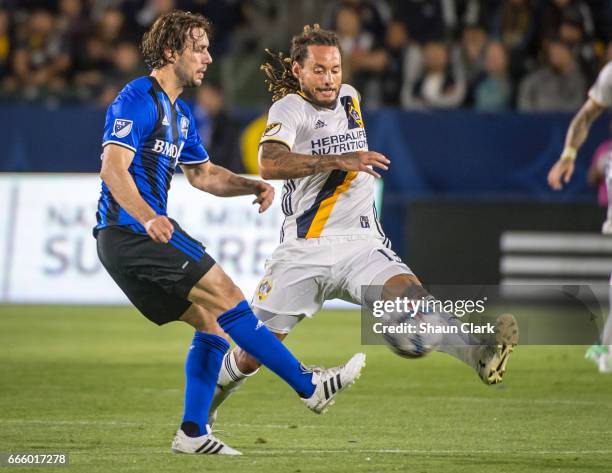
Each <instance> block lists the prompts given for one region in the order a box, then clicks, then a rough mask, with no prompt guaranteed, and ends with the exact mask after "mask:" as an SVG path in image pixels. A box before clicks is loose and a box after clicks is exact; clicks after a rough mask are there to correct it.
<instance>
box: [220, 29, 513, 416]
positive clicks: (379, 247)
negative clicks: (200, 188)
mask: <svg viewBox="0 0 612 473" xmlns="http://www.w3.org/2000/svg"><path fill="white" fill-rule="evenodd" d="M273 57H275V58H276V59H277V60H278V63H277V64H276V67H275V64H270V63H268V64H265V65H264V66H262V69H263V70H264V72H265V73H266V75H267V76H268V81H267V82H268V85H269V88H270V91H271V92H272V93H273V102H274V103H273V105H272V107H271V108H270V111H269V114H268V124H267V127H266V129H265V132H264V133H263V136H262V138H261V143H260V155H259V161H260V172H261V175H262V177H263V178H264V179H284V180H285V184H284V191H283V195H282V209H283V212H284V214H285V221H284V223H283V226H282V229H281V243H280V245H279V246H278V247H277V249H276V250H275V251H274V253H273V254H272V256H271V257H270V259H269V260H268V261H267V262H266V265H265V275H264V277H263V278H262V280H261V282H260V284H259V286H258V288H257V290H256V293H255V295H254V297H253V300H252V306H253V310H254V312H255V313H256V315H257V317H258V318H259V320H261V321H262V322H263V323H264V324H265V325H266V326H267V327H268V328H269V329H270V330H271V331H272V332H274V333H275V334H276V336H277V337H278V338H279V339H284V338H285V336H286V335H287V334H288V333H289V332H290V331H291V330H292V329H293V328H294V327H295V325H296V324H297V323H298V322H300V321H301V320H302V319H303V318H305V317H311V316H313V315H314V314H315V313H316V312H317V311H319V309H320V308H321V306H322V304H323V302H324V301H325V300H329V299H334V298H339V299H343V300H345V301H349V302H353V303H357V304H364V303H366V301H363V300H362V295H361V288H362V286H369V287H371V286H375V287H376V286H377V287H383V290H382V296H383V297H385V298H395V297H398V296H401V297H404V296H406V297H409V298H410V299H413V300H418V299H422V298H430V299H431V296H430V295H429V294H428V293H427V292H426V291H425V290H424V289H423V287H422V286H421V284H420V282H419V280H418V279H417V277H416V276H415V275H414V274H413V273H412V271H411V270H410V269H409V268H408V266H406V265H405V264H404V263H403V262H402V260H401V259H400V258H399V257H398V256H397V255H396V254H395V253H394V252H393V250H391V243H390V241H389V239H388V238H387V237H386V236H385V234H384V233H383V230H382V227H381V225H380V222H379V221H378V218H377V215H376V209H375V207H374V184H375V179H377V178H380V175H379V174H378V173H377V172H376V170H375V169H374V168H380V169H385V170H386V169H387V167H388V165H389V160H388V159H387V158H385V157H384V156H383V155H381V154H379V153H376V152H374V151H369V150H368V142H367V136H366V131H365V128H364V123H363V119H362V116H361V110H360V106H359V102H360V97H359V94H358V92H357V91H356V90H355V89H354V88H353V87H352V86H350V85H348V84H343V83H342V66H341V56H340V49H339V45H338V39H337V37H336V35H335V33H333V32H330V31H326V30H323V29H320V28H319V27H318V25H315V26H314V27H310V26H306V27H304V31H303V32H302V33H301V34H300V35H298V36H295V37H294V38H293V40H292V45H291V54H290V57H288V58H283V56H282V54H279V55H278V56H274V55H273ZM438 316H439V317H441V318H444V317H443V315H442V314H438ZM502 317H503V316H502ZM451 318H452V317H450V316H448V315H446V318H444V320H443V323H445V324H448V323H453V322H452V321H450V320H449V319H451ZM498 321H499V319H498ZM501 325H503V326H505V327H506V328H505V330H502V331H501V332H500V333H498V339H497V340H496V342H495V345H488V346H485V345H483V346H477V345H475V344H474V345H473V346H468V342H469V341H468V340H466V337H461V336H457V335H455V336H454V339H452V340H448V339H447V340H445V343H444V346H440V347H439V349H440V350H441V351H446V352H448V353H451V354H453V355H455V356H457V357H458V358H460V359H462V360H463V361H464V362H466V363H468V364H469V365H470V366H472V367H473V368H474V369H475V370H477V371H478V373H479V375H480V377H481V379H482V380H483V381H484V382H485V383H487V384H495V383H498V382H500V381H501V378H502V375H503V373H504V371H505V368H506V363H507V360H508V356H509V353H510V352H511V351H512V348H513V346H514V345H515V344H516V343H517V341H518V330H517V326H516V321H515V320H514V318H513V317H512V316H510V315H507V317H505V318H504V319H502V320H501ZM451 337H452V336H451ZM502 338H503V341H502ZM387 341H388V342H389V343H390V346H391V348H392V349H394V350H395V351H396V352H398V353H399V354H402V355H406V356H411V357H418V356H422V355H424V354H425V353H427V351H429V350H428V349H427V348H428V347H431V346H432V344H429V343H428V341H427V340H424V343H423V345H424V346H420V347H417V348H416V349H414V346H413V345H410V346H411V350H410V352H405V351H403V345H402V344H403V343H404V342H406V340H402V339H401V337H400V339H394V340H387ZM258 367H259V363H258V362H257V360H256V359H255V358H254V357H252V356H250V355H248V354H247V353H246V352H244V351H242V350H239V349H236V350H234V351H233V352H231V353H229V354H227V356H226V358H225V360H224V363H223V368H222V372H221V373H220V377H219V380H218V389H217V392H216V395H215V400H214V401H213V406H212V407H211V412H212V413H213V414H214V412H213V411H214V410H215V409H216V407H217V406H218V405H219V403H220V402H221V401H222V400H223V399H224V398H225V397H226V396H227V395H228V393H230V392H231V391H233V390H235V389H236V388H237V386H239V385H240V384H241V383H242V382H243V380H244V379H245V377H246V376H249V375H251V374H252V373H254V372H255V371H256V370H257V368H258ZM329 389H330V390H331V391H334V390H335V389H337V386H334V384H333V383H330V386H329Z"/></svg>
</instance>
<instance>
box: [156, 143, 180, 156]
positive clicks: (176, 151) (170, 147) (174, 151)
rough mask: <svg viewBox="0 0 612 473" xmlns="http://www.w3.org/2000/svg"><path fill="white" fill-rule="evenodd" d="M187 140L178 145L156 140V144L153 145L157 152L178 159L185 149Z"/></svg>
mask: <svg viewBox="0 0 612 473" xmlns="http://www.w3.org/2000/svg"><path fill="white" fill-rule="evenodd" d="M184 144H185V142H184V141H183V142H182V143H181V146H176V145H175V144H174V143H168V142H167V141H164V140H155V144H154V145H153V151H154V152H155V153H159V154H163V155H164V156H168V157H170V158H175V159H178V157H179V156H180V155H181V151H182V150H183V145H184Z"/></svg>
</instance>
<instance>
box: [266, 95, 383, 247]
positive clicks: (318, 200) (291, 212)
mask: <svg viewBox="0 0 612 473" xmlns="http://www.w3.org/2000/svg"><path fill="white" fill-rule="evenodd" d="M266 142H278V143H283V144H285V145H286V146H287V147H288V148H289V149H290V150H291V151H293V152H294V153H300V154H309V155H324V154H344V153H349V152H352V151H367V150H368V141H367V137H366V132H365V128H364V124H363V118H362V116H361V109H360V106H359V94H358V93H357V91H356V90H355V89H354V88H353V87H352V86H350V85H347V84H343V85H342V86H341V87H340V94H339V96H338V102H337V104H336V107H335V108H334V109H333V110H331V109H328V108H323V107H317V106H316V105H314V104H312V103H311V102H309V101H308V100H306V99H305V98H304V97H302V96H301V95H298V94H289V95H287V96H285V97H283V98H282V99H280V100H278V101H277V102H275V103H274V104H273V105H272V107H271V108H270V111H269V113H268V124H267V126H266V130H265V132H264V134H263V136H262V138H261V142H260V144H261V143H266ZM281 203H282V209H283V212H284V214H285V222H284V223H283V228H282V231H281V242H282V241H286V240H291V239H295V238H318V237H321V236H332V235H364V234H369V235H373V236H378V237H380V238H381V239H384V240H385V243H386V237H385V235H384V233H383V232H382V228H381V226H380V224H379V222H378V220H377V218H376V209H375V207H374V177H373V176H371V175H369V174H367V173H364V172H346V171H341V170H334V171H331V172H325V173H319V174H314V175H311V176H306V177H302V178H297V179H288V180H286V181H285V185H284V187H283V194H282V198H281Z"/></svg>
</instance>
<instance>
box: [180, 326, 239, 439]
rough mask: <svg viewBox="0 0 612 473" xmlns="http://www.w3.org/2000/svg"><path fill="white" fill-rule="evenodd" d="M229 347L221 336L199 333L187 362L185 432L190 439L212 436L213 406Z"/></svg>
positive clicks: (183, 425)
mask: <svg viewBox="0 0 612 473" xmlns="http://www.w3.org/2000/svg"><path fill="white" fill-rule="evenodd" d="M229 346H230V345H229V343H227V341H225V339H224V338H222V337H220V336H218V335H212V334H209V333H203V332H196V333H195V335H194V336H193V342H192V344H191V347H190V349H189V353H188V354H187V361H186V362H185V375H186V377H187V381H186V383H185V413H184V415H183V423H182V424H181V429H182V430H183V432H185V434H187V435H188V436H189V437H199V436H200V435H206V434H207V433H208V430H207V427H206V425H207V424H208V411H209V410H210V404H211V402H212V398H213V394H214V392H215V386H216V384H217V377H218V376H219V370H220V369H221V362H222V361H223V355H224V354H225V352H226V351H227V349H228V348H229Z"/></svg>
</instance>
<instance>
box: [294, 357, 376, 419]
mask: <svg viewBox="0 0 612 473" xmlns="http://www.w3.org/2000/svg"><path fill="white" fill-rule="evenodd" d="M365 364H366V356H365V353H357V354H356V355H353V357H352V358H351V359H350V360H349V361H348V362H347V363H346V364H344V365H342V366H338V367H335V368H328V369H321V370H314V371H313V373H312V384H314V385H316V387H315V391H314V393H313V394H312V396H310V397H309V398H308V399H302V401H304V404H306V407H308V409H310V410H311V411H314V412H316V413H317V414H323V413H324V412H325V411H326V410H327V408H328V407H329V406H331V405H332V404H333V403H334V402H335V399H334V398H335V397H336V395H337V394H338V393H340V392H341V391H343V390H345V389H346V388H348V387H349V386H351V385H352V384H353V383H354V382H355V381H356V380H357V379H358V378H359V376H360V375H361V370H362V369H363V367H364V366H365Z"/></svg>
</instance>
